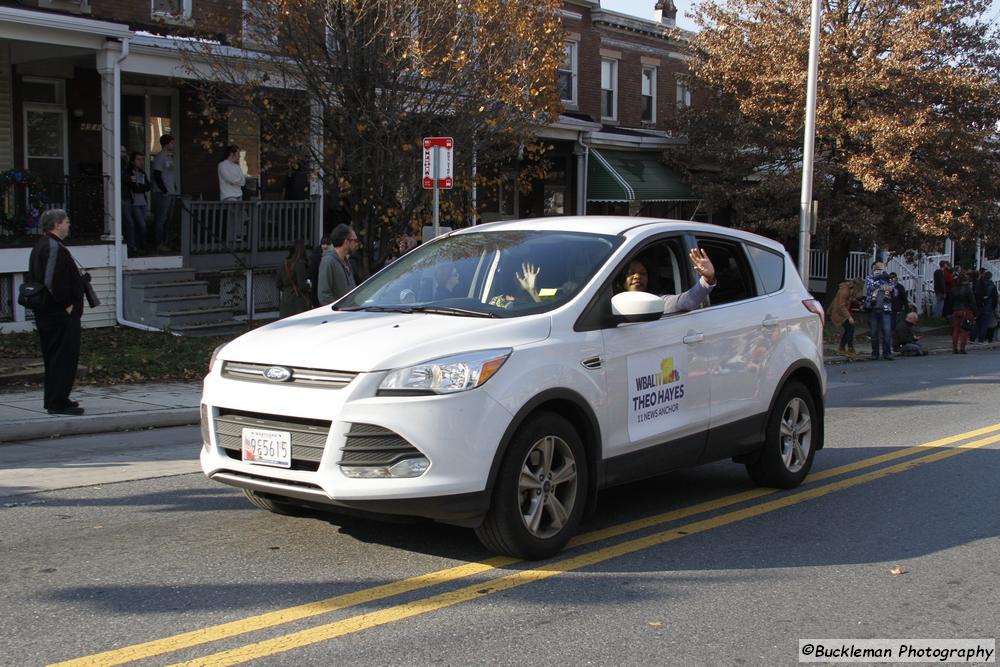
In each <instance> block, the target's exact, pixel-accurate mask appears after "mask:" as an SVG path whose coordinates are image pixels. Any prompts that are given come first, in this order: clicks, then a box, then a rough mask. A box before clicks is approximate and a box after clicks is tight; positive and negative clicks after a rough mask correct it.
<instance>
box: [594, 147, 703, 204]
mask: <svg viewBox="0 0 1000 667" xmlns="http://www.w3.org/2000/svg"><path fill="white" fill-rule="evenodd" d="M658 158H659V154H658V153H651V152H648V151H647V152H630V151H609V150H603V149H602V150H595V149H593V148H591V149H590V159H589V160H588V161H587V201H593V202H622V201H626V202H627V201H642V202H656V201H697V200H698V198H697V197H695V196H694V194H693V193H692V192H691V188H689V187H688V186H687V184H685V183H684V182H683V181H681V179H680V178H678V177H677V175H676V174H675V173H673V172H672V171H670V170H669V169H667V168H666V167H665V166H663V165H662V164H660V162H659V159H658Z"/></svg>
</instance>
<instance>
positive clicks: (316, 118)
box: [309, 100, 325, 245]
mask: <svg viewBox="0 0 1000 667" xmlns="http://www.w3.org/2000/svg"><path fill="white" fill-rule="evenodd" d="M309 116H310V118H309V144H310V147H311V149H312V150H311V152H312V164H311V165H310V166H311V167H312V168H311V169H310V170H309V194H310V195H312V196H313V197H316V243H317V245H318V244H319V240H320V238H322V236H323V212H324V210H325V207H324V205H323V189H324V188H323V179H324V173H323V149H324V145H323V107H322V106H321V105H320V103H319V102H317V101H315V100H313V102H312V103H311V104H310V105H309Z"/></svg>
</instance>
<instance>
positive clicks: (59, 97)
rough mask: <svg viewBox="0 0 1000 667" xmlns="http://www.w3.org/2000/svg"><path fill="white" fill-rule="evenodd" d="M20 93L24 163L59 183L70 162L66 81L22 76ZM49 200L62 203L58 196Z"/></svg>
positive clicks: (33, 170) (40, 174)
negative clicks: (22, 116)
mask: <svg viewBox="0 0 1000 667" xmlns="http://www.w3.org/2000/svg"><path fill="white" fill-rule="evenodd" d="M21 97H22V99H23V100H24V104H23V110H24V118H23V121H24V162H25V164H24V166H25V167H26V168H27V169H28V171H31V172H34V173H35V174H36V175H37V176H39V177H40V178H41V179H42V180H44V181H47V182H49V183H50V184H54V183H60V182H62V180H63V177H64V176H65V175H66V173H67V168H68V166H69V165H68V158H67V156H68V153H69V151H68V146H67V125H66V102H65V100H66V82H65V81H63V80H61V79H40V78H35V77H24V78H23V79H22V80H21ZM57 199H58V201H57ZM49 203H50V204H53V203H54V204H63V205H64V204H65V202H63V201H62V200H61V198H59V197H57V198H56V199H52V200H51V201H50V202H49Z"/></svg>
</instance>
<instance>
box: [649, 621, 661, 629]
mask: <svg viewBox="0 0 1000 667" xmlns="http://www.w3.org/2000/svg"><path fill="white" fill-rule="evenodd" d="M648 625H649V627H651V628H662V627H663V623H662V622H661V621H650V622H649V624H648Z"/></svg>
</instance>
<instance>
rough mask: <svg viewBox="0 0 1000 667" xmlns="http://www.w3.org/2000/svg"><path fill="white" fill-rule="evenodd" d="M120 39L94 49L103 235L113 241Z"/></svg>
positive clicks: (117, 207) (117, 171)
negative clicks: (98, 81)
mask: <svg viewBox="0 0 1000 667" xmlns="http://www.w3.org/2000/svg"><path fill="white" fill-rule="evenodd" d="M121 53H122V47H121V43H119V42H115V41H110V40H109V41H107V42H105V44H104V48H103V49H101V50H100V51H98V52H97V72H98V73H99V74H100V75H101V171H102V173H103V174H104V236H103V239H104V240H105V241H113V240H114V239H115V237H116V236H118V235H120V234H121V224H116V222H117V220H116V218H117V217H118V216H120V215H121V208H120V205H119V204H118V202H120V201H121V189H120V188H121V185H122V184H121V183H120V182H119V181H120V180H121V178H120V176H121V155H120V152H121V149H120V147H119V146H118V145H117V143H118V141H117V136H118V131H117V130H118V128H119V127H120V125H121V97H120V95H119V94H118V91H119V90H120V76H121V74H120V72H119V70H118V68H117V67H116V66H115V64H116V62H117V61H118V58H120V57H121Z"/></svg>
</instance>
